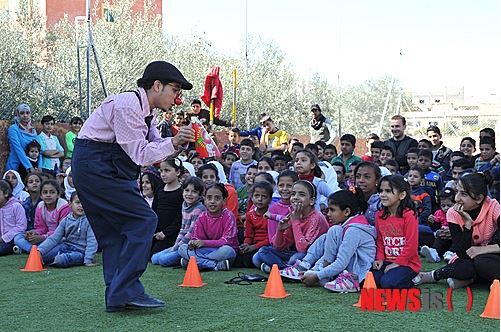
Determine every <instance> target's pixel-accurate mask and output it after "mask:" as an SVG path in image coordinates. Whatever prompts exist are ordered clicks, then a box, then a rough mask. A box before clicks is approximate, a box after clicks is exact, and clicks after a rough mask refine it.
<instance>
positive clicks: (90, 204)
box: [71, 139, 158, 306]
mask: <svg viewBox="0 0 501 332" xmlns="http://www.w3.org/2000/svg"><path fill="white" fill-rule="evenodd" d="M71 169H72V170H71V172H72V176H73V181H74V184H75V188H76V190H77V192H78V197H79V198H80V201H81V202H82V206H83V208H84V210H85V213H86V215H87V218H88V220H89V223H90V225H91V227H92V230H93V231H94V234H95V236H96V239H97V241H98V243H99V246H100V247H101V248H102V250H103V274H104V282H105V284H106V293H105V302H106V306H119V305H123V304H125V303H127V302H129V301H130V300H132V299H133V298H135V297H137V296H138V295H141V294H143V293H144V287H143V285H142V284H141V282H140V281H139V278H140V277H141V275H142V274H143V272H144V271H145V269H146V266H147V264H148V260H149V257H150V256H149V255H150V249H151V242H152V239H153V234H154V232H155V229H156V226H157V223H158V219H157V216H156V214H155V213H154V212H153V210H152V209H151V208H150V207H149V206H148V203H147V202H146V201H145V200H144V198H143V197H142V196H141V194H140V192H139V188H138V185H137V178H138V166H137V165H136V164H135V163H134V162H133V161H132V160H131V159H130V158H129V156H128V155H127V154H126V153H125V152H124V151H123V149H122V148H121V147H120V145H118V144H116V143H100V142H95V141H90V140H81V139H77V140H75V148H74V151H73V159H72V167H71Z"/></svg>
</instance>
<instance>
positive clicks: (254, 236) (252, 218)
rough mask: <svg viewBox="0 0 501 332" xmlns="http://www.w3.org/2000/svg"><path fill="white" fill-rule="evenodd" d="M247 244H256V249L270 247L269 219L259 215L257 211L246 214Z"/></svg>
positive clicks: (253, 210) (245, 241)
mask: <svg viewBox="0 0 501 332" xmlns="http://www.w3.org/2000/svg"><path fill="white" fill-rule="evenodd" d="M245 217H246V218H245V240H244V243H245V244H254V245H255V246H256V248H261V247H264V246H269V245H270V241H269V239H268V219H267V218H265V217H264V216H262V215H259V214H257V212H256V210H255V209H252V210H250V211H249V212H247V213H246V214H245Z"/></svg>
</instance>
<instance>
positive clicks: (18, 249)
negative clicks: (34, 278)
mask: <svg viewBox="0 0 501 332" xmlns="http://www.w3.org/2000/svg"><path fill="white" fill-rule="evenodd" d="M12 252H14V253H15V254H18V255H19V254H22V253H23V251H22V250H21V248H19V247H18V246H14V247H12Z"/></svg>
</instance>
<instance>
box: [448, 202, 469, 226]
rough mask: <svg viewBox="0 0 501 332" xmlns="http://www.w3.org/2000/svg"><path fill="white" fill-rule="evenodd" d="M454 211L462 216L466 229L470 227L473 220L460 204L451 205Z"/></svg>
mask: <svg viewBox="0 0 501 332" xmlns="http://www.w3.org/2000/svg"><path fill="white" fill-rule="evenodd" d="M452 208H453V209H454V211H456V212H457V213H459V215H460V216H461V217H462V218H463V221H464V227H465V228H467V229H471V225H472V224H473V220H472V219H471V217H470V215H469V214H468V213H466V211H465V210H464V209H463V205H461V204H457V203H456V204H454V206H453V207H452Z"/></svg>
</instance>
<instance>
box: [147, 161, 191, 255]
mask: <svg viewBox="0 0 501 332" xmlns="http://www.w3.org/2000/svg"><path fill="white" fill-rule="evenodd" d="M183 170H184V169H183V165H182V162H181V160H179V159H178V158H168V159H166V160H164V161H162V162H161V163H160V177H161V179H162V181H163V185H161V186H159V188H158V190H157V191H156V192H155V197H154V198H153V203H152V205H151V208H152V209H153V211H155V213H156V214H157V216H158V225H157V227H156V230H155V234H154V236H153V243H152V246H151V255H153V254H156V253H157V252H160V251H162V250H164V249H167V248H170V247H171V246H172V245H173V244H174V242H175V241H176V237H177V235H178V234H179V230H180V228H181V218H182V216H181V210H182V205H183V190H182V189H181V184H180V183H179V177H180V176H181V174H183Z"/></svg>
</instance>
